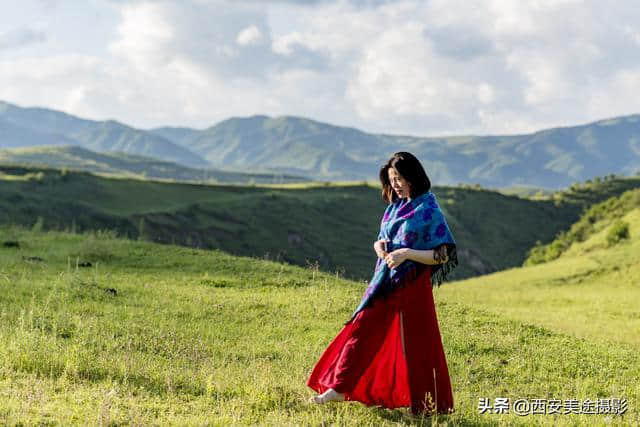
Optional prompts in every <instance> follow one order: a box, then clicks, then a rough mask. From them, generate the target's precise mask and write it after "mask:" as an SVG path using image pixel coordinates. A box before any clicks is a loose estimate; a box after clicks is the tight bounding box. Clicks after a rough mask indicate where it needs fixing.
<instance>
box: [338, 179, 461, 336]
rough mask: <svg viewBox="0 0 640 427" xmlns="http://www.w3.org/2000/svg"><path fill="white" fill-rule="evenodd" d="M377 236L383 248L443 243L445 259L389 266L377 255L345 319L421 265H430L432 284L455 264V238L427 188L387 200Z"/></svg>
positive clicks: (401, 282) (429, 246)
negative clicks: (359, 297)
mask: <svg viewBox="0 0 640 427" xmlns="http://www.w3.org/2000/svg"><path fill="white" fill-rule="evenodd" d="M380 239H385V240H388V242H387V252H392V251H394V250H396V249H399V248H412V249H418V250H425V249H436V248H438V247H439V246H441V245H443V244H446V245H447V255H448V256H449V260H448V261H447V262H446V263H444V264H437V265H425V264H421V263H417V262H413V261H410V260H406V261H404V262H403V263H402V264H400V265H399V266H397V267H396V268H393V269H391V268H389V267H388V266H387V263H386V262H384V260H382V259H380V258H378V260H377V261H376V269H375V272H374V273H373V277H372V278H371V281H370V282H369V286H367V289H366V291H365V293H364V295H363V297H362V300H361V302H360V304H359V305H358V308H356V310H355V311H354V313H353V314H352V315H351V319H349V321H347V323H349V322H350V321H351V320H353V318H354V317H355V315H356V314H358V312H360V311H361V310H362V309H363V308H365V307H367V306H369V305H370V304H371V303H372V302H373V301H374V300H376V299H378V298H381V297H384V296H385V295H388V294H389V293H391V292H393V290H394V289H396V288H398V287H401V286H403V285H404V283H405V281H406V280H411V279H414V278H415V277H416V276H417V275H418V274H419V273H421V272H422V271H423V270H424V269H425V268H428V267H431V284H432V286H440V284H441V283H442V281H443V280H444V279H445V278H446V276H447V275H448V274H449V272H451V270H452V269H453V268H454V267H455V266H457V265H458V257H457V252H456V242H455V240H454V238H453V234H452V233H451V230H450V229H449V225H448V224H447V221H446V220H445V218H444V215H443V213H442V210H441V209H440V206H439V205H438V202H437V201H436V196H435V194H433V193H432V192H431V191H427V192H426V193H424V194H421V195H420V196H418V197H416V198H414V199H412V200H410V201H408V200H407V199H406V198H400V199H398V200H396V201H395V202H393V203H391V204H389V206H387V209H386V210H385V212H384V215H383V217H382V222H381V224H380V233H379V234H378V240H380Z"/></svg>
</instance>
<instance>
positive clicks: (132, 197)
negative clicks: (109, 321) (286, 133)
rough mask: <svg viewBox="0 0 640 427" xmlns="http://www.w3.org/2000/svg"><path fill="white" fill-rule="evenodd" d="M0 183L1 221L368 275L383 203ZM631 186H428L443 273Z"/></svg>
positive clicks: (42, 178)
mask: <svg viewBox="0 0 640 427" xmlns="http://www.w3.org/2000/svg"><path fill="white" fill-rule="evenodd" d="M0 184H1V185H0V224H20V225H23V226H27V227H39V228H41V229H45V230H46V229H54V230H69V231H76V232H81V231H84V230H105V229H107V230H114V231H116V232H117V233H119V234H120V235H122V236H127V237H129V238H132V239H143V240H150V241H155V242H160V243H175V244H181V245H186V246H192V247H198V248H209V249H214V248H217V249H222V250H225V251H227V252H230V253H233V254H236V255H245V256H253V257H260V258H262V257H266V258H270V259H277V260H281V261H286V262H289V263H293V264H297V265H302V266H306V265H308V264H316V263H317V265H318V267H319V268H320V269H322V270H325V271H331V272H336V271H339V272H342V273H343V274H345V275H347V276H348V277H352V278H358V279H366V280H368V279H369V278H370V275H371V269H372V267H373V264H374V262H375V258H374V257H375V256H374V254H373V251H372V249H371V246H372V242H373V239H374V238H375V236H376V235H377V230H378V228H379V221H380V215H381V214H382V211H383V210H384V203H383V202H382V201H381V199H380V194H379V189H377V188H373V187H369V186H366V185H355V184H349V185H329V184H312V183H308V184H299V185H295V186H282V187H277V186H271V187H260V186H238V185H233V186H225V185H202V184H186V183H170V182H154V181H150V180H138V179H130V178H126V179H124V178H120V179H116V178H106V177H100V176H95V175H92V174H88V173H82V172H74V171H65V170H62V171H60V170H53V169H42V168H28V167H18V166H0ZM633 186H635V187H636V188H637V187H640V178H638V179H636V178H630V179H611V180H607V181H604V182H601V183H600V184H599V185H597V186H593V188H592V190H590V191H587V190H580V189H577V188H574V190H567V191H566V192H565V193H562V195H561V196H559V197H557V198H555V199H549V200H530V199H522V198H519V197H515V196H505V195H503V194H500V193H498V192H494V191H488V190H483V189H473V188H466V187H465V188H456V187H435V188H434V193H435V194H436V196H437V197H438V200H439V201H440V203H441V206H442V207H443V209H444V210H445V212H446V213H447V220H448V222H449V225H450V226H451V227H452V229H453V232H454V235H455V236H456V239H457V241H458V244H459V254H460V257H461V260H462V263H461V266H460V268H459V269H458V270H457V272H456V273H455V276H453V277H454V278H455V277H457V278H464V277H471V276H475V275H479V274H486V273H490V272H494V271H498V270H503V269H506V268H510V267H515V266H519V265H522V263H523V262H524V260H525V258H526V256H527V253H528V251H529V249H530V248H531V247H532V246H534V244H535V243H536V241H541V242H545V243H546V242H550V241H552V240H553V239H554V237H555V236H556V235H557V234H558V233H559V232H560V231H562V230H566V229H568V228H569V226H570V225H571V224H572V223H573V222H575V221H576V220H577V219H578V218H579V216H580V213H581V212H582V210H583V209H584V208H585V206H587V205H588V203H595V202H597V201H599V200H604V199H606V198H609V197H611V196H612V195H615V194H620V193H621V192H623V191H624V190H625V189H627V188H628V187H633ZM582 192H585V193H588V194H589V196H588V197H586V196H585V197H581V196H580V194H582Z"/></svg>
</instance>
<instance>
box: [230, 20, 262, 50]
mask: <svg viewBox="0 0 640 427" xmlns="http://www.w3.org/2000/svg"><path fill="white" fill-rule="evenodd" d="M261 39H262V32H261V31H260V29H259V28H258V27H256V26H255V25H251V26H250V27H247V28H245V29H244V30H242V31H240V32H239V33H238V37H236V42H238V44H239V45H241V46H247V45H250V44H257V43H258V42H259V41H260V40H261Z"/></svg>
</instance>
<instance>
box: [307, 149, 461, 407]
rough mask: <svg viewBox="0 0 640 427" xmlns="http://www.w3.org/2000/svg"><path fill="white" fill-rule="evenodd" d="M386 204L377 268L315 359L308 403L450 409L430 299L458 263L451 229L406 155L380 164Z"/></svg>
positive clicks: (426, 180) (446, 376) (377, 246)
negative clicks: (348, 402)
mask: <svg viewBox="0 0 640 427" xmlns="http://www.w3.org/2000/svg"><path fill="white" fill-rule="evenodd" d="M380 181H381V183H382V196H383V198H384V199H385V200H386V201H387V202H388V203H389V206H388V207H387V209H386V210H385V213H384V216H383V217H382V223H381V226H380V233H379V235H378V239H377V241H376V242H375V243H374V245H373V248H374V250H375V252H376V254H377V256H378V259H377V262H376V269H375V272H374V275H373V278H372V279H371V282H370V283H369V286H368V287H367V290H366V291H365V293H364V296H363V298H362V301H361V302H360V304H359V306H358V307H357V309H356V310H355V312H354V313H353V315H352V316H351V319H350V320H349V321H348V322H347V323H346V324H345V325H344V327H343V328H342V330H341V331H340V333H339V334H338V335H337V336H336V337H335V338H334V340H333V341H332V342H331V344H330V345H329V347H328V348H327V349H326V350H325V351H324V353H323V354H322V356H321V357H320V360H319V361H318V362H317V364H316V365H315V367H314V369H313V371H312V372H311V375H310V376H309V379H308V380H307V385H308V386H309V387H311V388H312V389H313V390H314V391H316V392H317V393H320V394H318V395H317V396H314V397H313V398H312V399H311V401H312V402H314V403H318V404H323V403H327V402H331V401H342V400H355V401H359V402H362V403H364V404H365V405H382V406H384V407H386V408H397V407H406V406H409V407H410V408H411V412H413V413H414V414H417V413H427V414H431V413H433V412H435V411H437V412H440V413H447V412H452V411H453V395H452V391H451V384H450V379H449V372H448V368H447V362H446V359H445V355H444V350H443V347H442V341H441V337H440V331H439V328H438V321H437V317H436V311H435V307H434V302H433V294H432V284H433V286H435V285H439V284H440V283H441V282H442V280H444V278H445V276H446V275H447V274H448V273H449V272H450V271H451V269H452V268H453V267H455V266H456V265H457V263H458V260H457V255H456V244H455V240H454V238H453V235H452V234H451V230H450V229H449V226H448V225H447V222H446V220H445V218H444V216H443V214H442V211H441V210H440V207H439V206H438V203H437V201H436V198H435V195H434V194H433V193H432V192H431V191H430V188H431V182H430V181H429V178H428V177H427V174H426V173H425V171H424V168H423V167H422V165H421V164H420V162H419V161H418V159H416V158H415V157H414V156H413V155H412V154H410V153H406V152H399V153H395V154H394V155H393V156H392V157H391V158H390V159H389V161H387V163H386V164H385V165H384V166H383V167H382V168H381V170H380Z"/></svg>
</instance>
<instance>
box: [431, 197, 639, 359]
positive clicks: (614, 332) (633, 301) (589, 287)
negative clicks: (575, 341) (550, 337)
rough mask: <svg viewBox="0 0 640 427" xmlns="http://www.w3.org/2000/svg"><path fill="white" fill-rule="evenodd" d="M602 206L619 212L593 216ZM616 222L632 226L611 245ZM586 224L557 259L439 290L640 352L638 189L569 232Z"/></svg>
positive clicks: (482, 306)
mask: <svg viewBox="0 0 640 427" xmlns="http://www.w3.org/2000/svg"><path fill="white" fill-rule="evenodd" d="M603 206H604V207H606V206H617V208H616V210H613V211H611V212H610V214H604V215H602V216H599V217H594V216H593V213H594V212H597V211H600V210H601V209H602V207H603ZM614 218H615V219H614ZM615 221H621V222H623V223H625V224H627V233H626V235H627V237H623V238H620V239H617V240H615V241H611V240H610V239H609V238H608V236H609V234H610V233H611V232H612V230H613V228H614V226H615ZM585 222H587V223H589V224H591V227H592V228H591V231H589V232H587V233H584V234H583V239H576V240H574V241H572V242H571V243H570V245H569V247H568V248H567V249H566V250H564V251H563V252H562V253H561V254H559V255H558V256H557V257H556V258H555V259H553V260H550V261H548V262H545V263H541V264H537V265H530V266H526V267H522V268H514V269H509V270H506V271H501V272H498V273H494V274H489V275H486V276H482V277H477V278H472V279H468V280H464V281H460V282H456V284H455V286H450V287H446V288H444V287H443V288H442V292H441V296H442V300H443V301H460V299H462V298H464V299H471V300H473V301H475V305H476V307H477V308H480V309H486V310H489V311H490V312H492V313H495V314H496V315H505V316H507V317H509V318H512V319H516V320H518V321H524V322H536V323H538V324H540V325H542V326H544V327H545V328H548V329H550V330H553V331H555V332H558V333H566V334H571V335H575V336H578V337H581V338H584V339H587V340H598V341H603V342H605V341H606V342H611V343H626V344H629V345H634V346H636V347H638V348H640V333H639V332H638V331H640V306H639V305H638V301H640V286H638V284H639V283H640V190H632V191H628V192H626V193H624V194H622V195H621V196H618V197H615V198H612V199H610V200H608V201H606V202H605V203H603V204H601V205H596V206H594V208H593V209H591V210H589V211H588V212H587V213H586V214H585V215H583V216H582V217H581V219H580V220H579V221H578V222H576V224H574V225H573V226H572V227H571V230H576V229H577V228H579V227H576V225H577V224H584V223H585ZM505 301H508V303H506V304H505V303H504V302H505ZM639 362H640V361H639ZM637 366H640V364H638V365H637Z"/></svg>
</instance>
